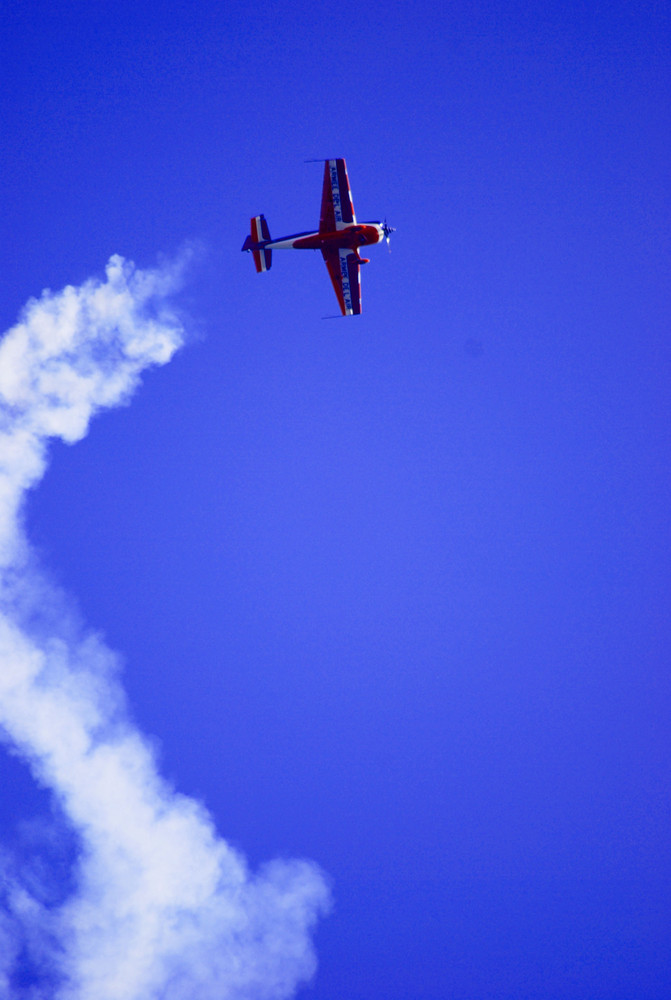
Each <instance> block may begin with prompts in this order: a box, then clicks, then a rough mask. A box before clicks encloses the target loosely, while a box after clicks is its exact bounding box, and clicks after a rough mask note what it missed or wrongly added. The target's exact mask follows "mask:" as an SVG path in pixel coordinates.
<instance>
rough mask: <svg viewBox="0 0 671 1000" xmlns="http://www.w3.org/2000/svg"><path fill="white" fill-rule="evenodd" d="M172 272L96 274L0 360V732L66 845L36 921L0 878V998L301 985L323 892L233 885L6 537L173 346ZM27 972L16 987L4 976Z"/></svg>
mask: <svg viewBox="0 0 671 1000" xmlns="http://www.w3.org/2000/svg"><path fill="white" fill-rule="evenodd" d="M179 270H180V268H179V267H178V266H166V267H163V268H161V269H158V270H153V271H140V270H136V269H135V268H134V267H133V265H132V264H129V263H127V262H124V261H123V260H122V259H121V258H120V257H112V258H111V260H110V262H109V264H108V267H107V272H106V281H93V280H92V281H88V282H86V283H85V284H84V285H82V286H81V287H79V288H72V287H68V288H66V289H64V290H63V291H62V292H60V293H58V294H51V293H49V292H45V293H44V294H43V296H42V298H40V299H39V300H34V301H31V302H30V303H29V304H28V306H27V307H26V309H25V311H24V314H23V316H22V318H21V321H20V322H19V323H18V324H17V325H16V326H15V327H13V328H12V329H11V330H9V331H8V332H7V333H6V335H5V337H4V339H3V341H2V343H1V344H0V420H1V423H0V727H1V730H0V731H1V732H2V734H3V735H4V738H5V740H6V741H7V742H8V743H9V744H10V745H11V747H12V748H13V750H14V752H17V753H19V754H20V755H21V757H22V758H23V759H24V760H25V761H26V762H27V763H28V764H29V766H30V768H31V769H32V772H33V774H34V776H35V777H36V779H37V780H38V781H39V782H40V783H41V784H43V785H45V786H46V787H48V788H49V789H51V790H52V791H53V793H54V796H55V799H56V801H57V803H58V806H59V808H60V809H61V810H62V813H63V815H64V817H65V819H66V821H67V823H68V825H69V827H70V828H71V830H72V831H74V833H75V835H76V844H77V850H76V858H75V861H74V868H73V872H72V877H73V879H74V884H73V888H72V891H71V892H69V894H67V895H66V898H65V899H62V898H61V899H57V900H56V901H55V902H54V897H53V894H52V896H51V897H49V893H48V892H46V891H44V892H40V891H39V890H37V891H36V889H35V880H33V883H32V885H31V882H30V881H26V879H25V878H22V877H21V876H20V874H19V873H18V872H17V870H16V868H15V867H14V868H13V867H12V865H11V863H9V862H8V861H5V863H3V862H2V859H0V877H1V878H2V884H1V885H0V889H1V891H0V897H1V899H0V901H1V902H2V909H1V910H0V996H2V997H7V998H9V997H12V998H14V997H19V996H25V997H31V998H40V1000H52V998H53V1000H120V998H123V1000H148V998H161V1000H187V998H188V1000H192V998H196V997H197V998H198V1000H209V998H212V1000H213V998H215V997H216V998H217V1000H222V998H223V1000H225V998H235V1000H265V998H268V1000H275V998H282V997H286V996H288V995H289V994H291V993H292V992H293V991H294V990H295V988H296V986H297V985H298V984H299V983H300V982H302V981H305V980H307V979H308V978H310V976H311V975H312V973H313V971H314V964H315V963H314V954H313V950H312V945H311V937H310V935H311V931H312V928H313V925H314V923H315V921H316V919H317V917H318V915H319V914H320V913H321V912H324V911H325V909H326V908H327V905H328V891H327V888H326V885H325V881H324V879H323V877H322V875H321V874H320V872H319V871H318V869H316V867H315V866H313V865H311V864H310V863H308V862H286V861H285V862H279V861H278V862H273V863H271V864H269V865H267V866H266V867H265V868H264V869H263V870H262V871H261V872H259V873H258V874H257V875H254V876H253V875H251V874H250V873H249V871H248V870H247V867H246V865H245V862H244V859H243V858H241V857H240V856H239V855H238V854H237V853H235V852H234V851H233V850H232V849H231V848H230V847H229V846H228V845H227V844H226V843H225V842H224V841H223V840H221V839H220V838H219V837H218V836H217V834H216V831H215V829H214V827H213V823H212V820H211V818H210V817H209V815H208V814H207V812H206V811H205V810H204V808H203V807H201V806H200V805H199V804H198V803H196V802H194V801H192V800H190V799H188V798H186V797H184V796H181V795H179V794H176V793H175V792H174V791H173V790H172V789H171V788H170V787H169V786H168V785H167V784H166V782H165V781H163V780H162V779H161V777H160V776H159V775H158V773H157V769H156V765H155V761H154V759H153V755H152V752H151V749H150V747H149V745H148V743H147V742H146V741H145V740H143V738H142V737H141V735H140V734H139V733H138V732H137V731H136V730H135V729H134V728H133V726H132V724H131V723H130V721H129V719H128V716H127V713H126V711H125V708H124V698H123V693H122V691H121V689H120V687H119V685H118V682H117V681H116V680H115V672H116V662H115V657H114V655H113V654H112V653H111V652H110V651H109V650H108V649H107V648H106V647H105V646H104V645H103V644H102V642H101V641H100V640H99V639H98V638H97V637H96V636H95V635H93V634H90V633H86V632H85V631H84V630H82V629H80V628H79V626H78V625H77V623H76V621H75V620H74V615H73V614H72V613H65V614H64V613H63V607H64V601H63V600H62V598H61V596H60V595H59V594H58V593H57V592H56V591H55V589H54V588H53V587H51V586H50V585H49V584H48V583H47V582H46V581H45V578H44V576H43V575H41V574H40V572H39V571H38V570H37V569H36V568H35V558H34V555H33V554H32V553H31V550H30V546H29V544H28V542H27V540H26V538H25V534H24V531H23V527H22V520H21V510H22V500H23V497H24V494H25V491H26V489H27V488H29V487H31V486H33V485H35V484H36V482H37V481H38V480H39V478H40V477H41V475H42V474H43V472H44V469H45V449H46V443H47V440H48V438H50V437H61V438H62V439H64V440H65V441H68V442H74V441H76V440H78V439H79V438H81V437H83V436H84V435H85V434H86V431H87V428H88V424H89V420H90V419H91V416H92V415H93V414H94V413H95V412H96V411H97V410H99V409H101V408H103V407H109V406H116V405H119V404H121V403H123V402H125V401H127V399H128V397H129V395H130V394H131V392H132V391H133V389H134V388H135V387H136V386H137V384H138V381H139V378H140V373H141V372H142V370H143V369H144V368H146V367H147V366H150V365H156V364H164V363H165V362H167V361H168V360H169V359H170V358H171V356H172V354H173V353H174V352H175V350H176V349H177V348H178V347H179V346H180V344H181V342H182V336H183V329H182V325H181V323H180V321H179V318H178V316H177V315H176V313H175V312H174V311H173V310H172V309H171V307H170V306H169V305H168V301H167V296H168V295H169V294H170V292H171V291H173V290H174V289H175V287H176V284H177V282H178V278H179ZM61 895H62V893H61ZM26 954H28V955H30V957H31V962H32V978H31V979H30V980H28V979H26V978H25V976H24V978H23V980H22V978H21V975H20V974H19V973H20V970H19V971H17V963H20V956H21V955H24V956H25V955H26ZM36 956H37V957H36Z"/></svg>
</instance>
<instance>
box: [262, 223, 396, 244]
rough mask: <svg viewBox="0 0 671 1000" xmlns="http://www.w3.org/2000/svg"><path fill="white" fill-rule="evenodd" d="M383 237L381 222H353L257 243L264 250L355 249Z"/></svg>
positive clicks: (380, 239) (379, 240) (378, 240)
mask: <svg viewBox="0 0 671 1000" xmlns="http://www.w3.org/2000/svg"><path fill="white" fill-rule="evenodd" d="M384 237H385V233H384V226H383V224H382V223H381V222H353V223H349V224H348V225H347V224H346V225H344V226H343V228H342V229H335V230H333V231H332V232H322V233H320V232H312V233H310V232H308V233H293V234H292V235H291V236H282V237H281V238H280V239H278V240H265V241H264V242H263V243H260V244H257V245H258V246H260V247H263V249H264V250H339V249H341V248H342V249H343V250H356V249H357V247H364V246H372V244H373V243H380V242H381V241H382V240H383V239H384Z"/></svg>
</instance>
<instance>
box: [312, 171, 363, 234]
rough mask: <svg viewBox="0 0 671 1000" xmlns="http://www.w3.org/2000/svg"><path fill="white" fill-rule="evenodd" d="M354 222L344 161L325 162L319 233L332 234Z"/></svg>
mask: <svg viewBox="0 0 671 1000" xmlns="http://www.w3.org/2000/svg"><path fill="white" fill-rule="evenodd" d="M350 222H356V216H355V214H354V205H353V204H352V194H351V192H350V189H349V179H348V177H347V167H346V165H345V161H344V160H326V162H325V163H324V187H323V189H322V210H321V215H320V217H319V232H320V233H332V232H334V231H335V230H336V229H343V228H344V227H345V226H346V225H347V224H348V223H350Z"/></svg>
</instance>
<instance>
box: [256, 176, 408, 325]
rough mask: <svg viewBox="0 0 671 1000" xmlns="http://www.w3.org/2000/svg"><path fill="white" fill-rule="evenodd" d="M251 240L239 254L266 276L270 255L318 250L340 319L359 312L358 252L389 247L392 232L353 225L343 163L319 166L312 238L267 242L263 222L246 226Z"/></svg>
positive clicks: (377, 224)
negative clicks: (318, 210)
mask: <svg viewBox="0 0 671 1000" xmlns="http://www.w3.org/2000/svg"><path fill="white" fill-rule="evenodd" d="M251 228H252V231H251V235H250V236H248V237H247V239H246V240H245V242H244V243H243V246H242V250H243V252H247V253H250V252H251V253H252V255H253V257H254V264H255V265H256V270H257V272H258V273H259V274H260V273H261V272H262V271H269V270H270V268H271V265H272V260H273V250H285V249H294V250H321V253H322V257H323V258H324V260H325V262H326V267H327V269H328V272H329V275H330V277H331V281H332V283H333V288H334V289H335V293H336V297H337V299H338V303H339V305H340V311H341V312H342V314H343V316H356V315H358V314H359V313H360V312H361V270H360V268H361V265H362V264H368V263H369V261H368V260H367V259H366V258H365V257H360V256H359V247H362V246H370V245H372V244H374V243H381V242H382V240H385V239H386V241H387V243H389V237H390V236H391V234H392V233H393V232H395V230H394V229H392V227H391V226H388V225H387V223H386V221H385V222H357V221H356V215H355V214H354V205H353V204H352V193H351V191H350V186H349V178H348V176H347V166H346V164H345V161H344V160H342V159H339V160H325V161H324V186H323V188H322V205H321V214H320V217H319V229H318V230H317V231H316V232H307V233H294V234H293V235H292V236H283V237H282V238H281V239H279V240H272V239H271V238H270V230H269V229H268V223H267V222H266V219H265V216H263V215H255V216H254V217H253V218H252V220H251Z"/></svg>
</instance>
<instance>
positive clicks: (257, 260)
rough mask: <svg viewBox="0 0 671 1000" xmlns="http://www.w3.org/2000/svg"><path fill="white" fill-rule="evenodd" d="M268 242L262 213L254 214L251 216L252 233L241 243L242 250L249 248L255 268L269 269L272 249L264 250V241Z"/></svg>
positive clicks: (265, 223) (266, 227) (267, 231)
mask: <svg viewBox="0 0 671 1000" xmlns="http://www.w3.org/2000/svg"><path fill="white" fill-rule="evenodd" d="M268 242H270V230H269V229H268V223H267V222H266V219H265V216H264V215H255V216H254V217H253V218H252V233H251V236H248V237H247V239H246V240H245V242H244V243H243V245H242V249H243V250H251V251H252V254H253V256H254V264H255V266H256V270H257V271H258V272H259V273H260V272H261V271H269V270H270V268H271V266H272V263H273V252H272V250H266V249H265V248H264V243H268Z"/></svg>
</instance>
